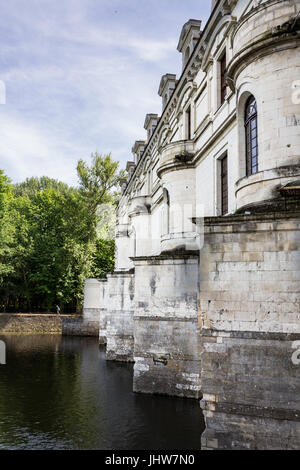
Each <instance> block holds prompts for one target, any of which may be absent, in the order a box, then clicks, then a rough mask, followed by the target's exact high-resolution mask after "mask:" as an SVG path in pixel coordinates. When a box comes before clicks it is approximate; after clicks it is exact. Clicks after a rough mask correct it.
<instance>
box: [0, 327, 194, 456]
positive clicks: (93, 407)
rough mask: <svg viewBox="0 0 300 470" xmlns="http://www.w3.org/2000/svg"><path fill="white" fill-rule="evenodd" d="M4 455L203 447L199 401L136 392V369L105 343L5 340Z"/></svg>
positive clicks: (1, 378)
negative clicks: (110, 354) (114, 358)
mask: <svg viewBox="0 0 300 470" xmlns="http://www.w3.org/2000/svg"><path fill="white" fill-rule="evenodd" d="M0 340H3V341H5V343H6V347H7V357H6V365H0V449H105V450H111V449H114V450H123V449H127V450H136V449H138V450H142V449H155V450H156V449H157V450H159V449H161V450H167V449H187V450H195V449H199V448H200V436H201V432H202V430H203V418H202V414H201V410H200V408H199V402H198V401H196V400H187V399H186V400H183V399H180V398H178V399H177V398H168V397H160V396H151V395H141V394H134V393H133V392H132V374H133V366H132V365H129V364H122V363H116V362H108V361H106V360H105V351H104V349H99V346H98V341H97V338H80V337H60V336H48V335H45V336H17V335H13V336H3V335H2V336H0Z"/></svg>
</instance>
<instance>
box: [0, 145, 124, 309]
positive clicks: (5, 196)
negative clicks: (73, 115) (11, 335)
mask: <svg viewBox="0 0 300 470" xmlns="http://www.w3.org/2000/svg"><path fill="white" fill-rule="evenodd" d="M118 168H119V164H118V162H115V161H113V159H112V158H111V155H110V154H109V155H104V156H101V155H98V154H97V153H95V154H93V155H92V159H91V164H90V165H88V164H87V163H86V162H84V161H83V160H80V161H79V162H78V165H77V173H78V178H79V187H78V188H73V187H69V186H68V185H67V184H65V183H62V182H60V181H57V180H54V179H51V178H48V177H46V176H43V177H42V178H36V177H32V178H27V179H26V180H25V181H24V182H22V183H18V184H15V185H12V184H11V182H10V180H9V178H8V177H7V176H6V175H5V174H4V172H3V170H0V310H2V311H55V305H56V304H57V303H59V304H60V306H61V309H62V311H63V310H64V311H74V310H75V309H77V310H79V309H80V308H81V305H82V300H83V284H84V280H85V279H86V278H88V277H104V276H105V275H106V274H107V273H108V272H110V271H112V270H113V266H114V240H113V239H112V237H111V233H112V231H113V230H112V228H113V225H114V207H115V204H116V202H117V197H118V194H117V193H116V191H117V187H118V183H119V180H120V178H121V177H123V172H122V171H119V169H118Z"/></svg>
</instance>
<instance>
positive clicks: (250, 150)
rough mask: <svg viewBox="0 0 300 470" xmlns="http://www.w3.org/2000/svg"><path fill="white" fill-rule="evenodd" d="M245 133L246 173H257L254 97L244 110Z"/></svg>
mask: <svg viewBox="0 0 300 470" xmlns="http://www.w3.org/2000/svg"><path fill="white" fill-rule="evenodd" d="M245 132H246V173H247V176H249V175H253V174H254V173H257V172H258V143H257V106H256V101H255V98H254V96H250V98H249V99H248V101H247V103H246V109H245Z"/></svg>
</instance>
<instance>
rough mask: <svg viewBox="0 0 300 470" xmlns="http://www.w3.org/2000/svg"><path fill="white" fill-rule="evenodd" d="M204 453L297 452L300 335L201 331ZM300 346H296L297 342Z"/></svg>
mask: <svg viewBox="0 0 300 470" xmlns="http://www.w3.org/2000/svg"><path fill="white" fill-rule="evenodd" d="M201 337H202V342H203V353H202V370H201V385H202V391H203V399H202V400H201V402H200V403H201V408H202V409H203V413H204V417H205V422H206V430H205V431H204V434H203V435H202V439H201V443H202V449H268V450H272V449H273V450H274V449H299V445H300V412H299V410H300V397H299V384H300V370H299V367H300V365H299V364H298V365H297V364H296V363H293V360H292V356H293V354H294V353H295V349H294V348H293V344H294V341H299V340H300V334H286V333H262V332H246V331H239V332H230V333H229V332H225V331H223V332H222V331H218V332H216V331H213V330H207V331H205V330H202V331H201ZM299 344H300V343H299Z"/></svg>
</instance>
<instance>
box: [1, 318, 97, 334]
mask: <svg viewBox="0 0 300 470" xmlns="http://www.w3.org/2000/svg"><path fill="white" fill-rule="evenodd" d="M0 334H5V335H7V334H14V335H15V334H18V335H23V334H30V335H33V334H38V335H41V334H47V335H64V336H99V322H97V321H88V320H87V319H85V318H84V317H83V316H82V315H76V314H75V315H56V314H34V313H1V314H0Z"/></svg>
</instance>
